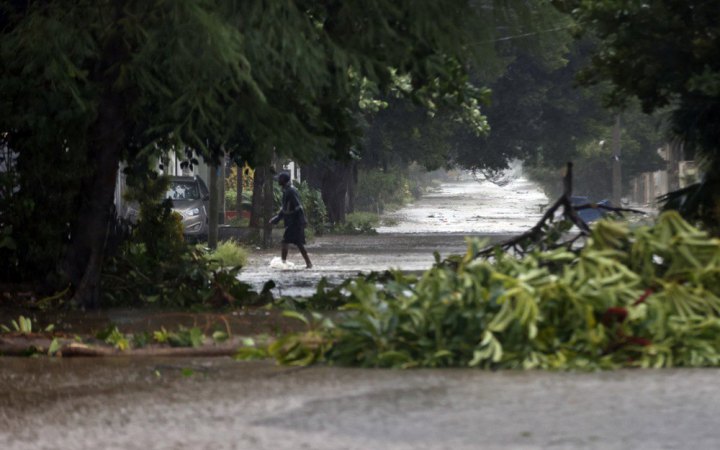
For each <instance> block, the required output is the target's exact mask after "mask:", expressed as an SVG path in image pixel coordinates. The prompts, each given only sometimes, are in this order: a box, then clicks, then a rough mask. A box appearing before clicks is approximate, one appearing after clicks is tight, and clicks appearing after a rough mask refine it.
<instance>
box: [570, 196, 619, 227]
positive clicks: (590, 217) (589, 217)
mask: <svg viewBox="0 0 720 450" xmlns="http://www.w3.org/2000/svg"><path fill="white" fill-rule="evenodd" d="M570 203H571V204H572V205H573V206H580V205H585V204H588V203H595V204H596V205H602V206H611V205H610V200H600V201H599V202H591V201H590V199H589V198H588V197H580V196H573V197H570ZM577 213H578V216H580V218H581V219H582V220H584V221H585V222H586V223H590V222H594V221H596V220H599V219H602V218H603V217H605V216H607V215H608V214H610V211H608V210H606V209H600V208H587V209H581V210H580V211H578V212H577Z"/></svg>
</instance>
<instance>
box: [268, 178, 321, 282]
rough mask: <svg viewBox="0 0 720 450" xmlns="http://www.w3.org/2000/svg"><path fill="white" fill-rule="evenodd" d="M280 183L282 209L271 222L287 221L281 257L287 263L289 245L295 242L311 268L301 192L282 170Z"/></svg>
mask: <svg viewBox="0 0 720 450" xmlns="http://www.w3.org/2000/svg"><path fill="white" fill-rule="evenodd" d="M277 180H278V184H279V185H280V187H281V188H282V191H283V195H282V206H281V208H280V211H278V213H277V214H276V215H275V216H274V217H273V218H272V219H270V223H271V224H273V225H275V224H277V223H279V222H280V220H284V221H285V233H284V234H283V239H282V250H281V257H282V262H283V264H285V262H286V260H287V255H288V246H289V245H290V244H294V245H295V246H297V248H298V250H300V254H301V255H302V257H303V259H305V265H306V266H307V268H308V269H310V268H311V267H312V266H313V265H312V263H311V262H310V257H309V256H308V253H307V250H305V226H306V225H307V220H306V218H305V210H304V209H303V207H302V203H301V202H300V193H299V192H298V191H297V189H295V188H294V187H293V186H292V183H290V174H288V173H286V172H282V173H280V174H279V175H278V177H277Z"/></svg>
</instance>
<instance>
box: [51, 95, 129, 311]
mask: <svg viewBox="0 0 720 450" xmlns="http://www.w3.org/2000/svg"><path fill="white" fill-rule="evenodd" d="M110 89H111V88H108V90H107V91H106V92H105V94H104V95H103V98H102V100H101V102H100V105H99V107H98V117H97V120H96V121H95V123H94V124H93V125H92V127H91V129H90V131H89V141H88V163H89V164H90V167H91V168H92V170H91V174H90V175H88V177H86V178H85V179H84V180H83V181H82V184H81V185H82V189H81V194H80V196H81V197H80V200H79V202H80V203H79V211H78V214H77V219H76V221H75V223H74V224H73V225H72V227H71V230H72V231H71V235H70V242H69V245H68V249H67V251H66V253H65V258H64V260H63V262H62V266H61V271H62V272H63V273H64V275H65V276H66V277H67V279H68V281H69V282H70V283H72V285H73V286H74V287H75V293H74V296H73V300H74V301H75V302H77V303H78V304H80V305H83V306H86V307H97V306H99V304H100V274H101V270H102V264H103V260H104V257H105V242H106V239H107V234H108V229H109V226H110V222H111V220H113V217H112V210H113V207H112V206H113V198H114V194H115V183H116V181H117V171H118V167H119V164H120V155H121V154H122V149H123V143H124V142H125V133H124V98H123V95H122V94H120V93H117V92H112V91H111V90H110Z"/></svg>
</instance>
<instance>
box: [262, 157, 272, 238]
mask: <svg viewBox="0 0 720 450" xmlns="http://www.w3.org/2000/svg"><path fill="white" fill-rule="evenodd" d="M263 172H264V175H265V177H264V178H265V182H264V183H263V215H262V221H263V222H262V223H263V246H264V247H265V248H268V247H270V246H271V245H272V225H271V224H270V219H271V218H272V216H273V213H274V212H275V211H274V210H275V208H274V207H275V205H274V199H273V194H274V192H273V178H272V177H271V176H270V168H269V167H264V168H263Z"/></svg>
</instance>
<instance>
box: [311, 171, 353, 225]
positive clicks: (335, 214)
mask: <svg viewBox="0 0 720 450" xmlns="http://www.w3.org/2000/svg"><path fill="white" fill-rule="evenodd" d="M353 165H354V163H353V162H350V161H323V162H320V163H316V164H314V165H312V166H311V167H309V168H308V170H307V171H306V172H305V173H306V174H307V175H306V178H305V179H306V180H307V181H308V183H309V184H310V186H311V187H313V188H315V189H320V193H321V194H322V199H323V202H324V203H325V207H326V208H327V212H328V220H329V221H330V223H332V224H337V223H344V222H345V213H346V196H347V194H348V188H349V186H350V184H351V183H352V181H353Z"/></svg>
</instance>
